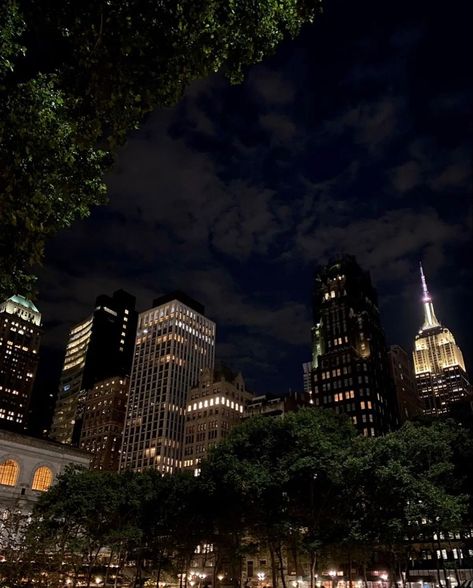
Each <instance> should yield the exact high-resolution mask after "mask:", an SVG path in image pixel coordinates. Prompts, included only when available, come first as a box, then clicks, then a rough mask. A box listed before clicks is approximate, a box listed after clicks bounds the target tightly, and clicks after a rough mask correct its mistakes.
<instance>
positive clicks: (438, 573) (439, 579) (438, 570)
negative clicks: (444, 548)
mask: <svg viewBox="0 0 473 588" xmlns="http://www.w3.org/2000/svg"><path fill="white" fill-rule="evenodd" d="M432 552H433V553H432V555H434V554H435V567H436V569H437V580H438V583H439V586H440V588H442V579H441V578H440V566H439V558H438V556H437V550H436V549H435V545H434V544H433V543H432ZM440 555H442V553H440Z"/></svg>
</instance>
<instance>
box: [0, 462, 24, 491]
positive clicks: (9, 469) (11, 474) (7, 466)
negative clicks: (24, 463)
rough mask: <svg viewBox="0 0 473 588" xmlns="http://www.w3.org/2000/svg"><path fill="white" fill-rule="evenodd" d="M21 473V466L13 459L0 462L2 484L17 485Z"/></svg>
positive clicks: (0, 480) (0, 481) (0, 482)
mask: <svg viewBox="0 0 473 588" xmlns="http://www.w3.org/2000/svg"><path fill="white" fill-rule="evenodd" d="M19 473H20V466H19V465H18V464H17V463H16V461H13V460H12V459H7V460H6V461H4V462H3V463H0V484H3V485H4V486H15V485H16V481H17V480H18V474H19Z"/></svg>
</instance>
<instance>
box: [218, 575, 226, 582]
mask: <svg viewBox="0 0 473 588" xmlns="http://www.w3.org/2000/svg"><path fill="white" fill-rule="evenodd" d="M217 578H218V581H219V582H221V581H222V580H223V579H224V578H225V576H224V575H223V574H218V576H217Z"/></svg>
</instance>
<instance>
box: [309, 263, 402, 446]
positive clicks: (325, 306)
mask: <svg viewBox="0 0 473 588" xmlns="http://www.w3.org/2000/svg"><path fill="white" fill-rule="evenodd" d="M312 377H313V385H312V390H313V398H312V399H311V403H313V404H315V405H316V406H320V407H322V408H330V409H332V410H334V411H335V412H338V413H346V414H348V415H349V416H350V418H351V419H352V421H353V423H354V425H355V426H356V427H357V429H358V431H359V432H360V433H361V434H363V435H365V436H373V435H379V434H382V433H384V432H386V431H389V430H390V429H392V428H393V427H395V426H396V425H397V423H398V418H397V415H396V403H395V398H394V384H393V382H392V379H391V377H390V373H389V367H388V357H387V349H386V343H385V337H384V332H383V329H382V326H381V321H380V316H379V310H378V300H377V295H376V291H375V289H374V288H373V286H372V284H371V279H370V276H369V273H368V272H365V271H363V270H362V269H361V268H360V266H359V265H358V264H357V262H356V260H355V258H354V257H351V256H348V255H347V256H344V257H342V258H341V259H340V260H338V261H336V262H334V263H331V264H329V265H327V266H326V267H323V268H321V269H320V271H319V272H318V273H317V275H316V279H315V289H314V327H313V356H312Z"/></svg>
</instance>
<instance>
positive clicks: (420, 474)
mask: <svg viewBox="0 0 473 588" xmlns="http://www.w3.org/2000/svg"><path fill="white" fill-rule="evenodd" d="M459 435H460V432H459V431H458V430H457V429H456V428H454V427H452V426H451V425H450V424H448V423H442V422H434V423H432V424H430V425H422V424H414V423H406V424H405V425H404V426H403V427H402V428H401V429H400V430H399V431H396V432H394V433H390V434H388V435H385V436H384V437H378V438H372V439H368V440H366V441H365V442H364V443H363V451H362V452H359V453H358V455H356V454H355V457H354V458H353V460H352V462H351V464H350V470H351V475H350V478H349V479H350V485H351V489H352V501H351V503H350V510H351V514H350V517H349V519H348V521H347V522H348V523H349V528H350V529H351V530H350V533H349V535H348V543H350V542H351V543H352V544H354V545H358V546H359V545H366V544H367V545H369V546H371V548H373V546H375V548H376V549H378V550H379V551H381V552H384V553H385V554H386V556H387V558H388V561H387V563H388V565H389V567H390V581H391V583H394V582H395V580H396V579H399V581H402V580H403V575H402V572H406V571H407V568H408V563H409V556H410V555H411V552H412V549H413V547H414V546H415V544H416V543H431V544H432V547H433V551H434V552H435V549H436V548H437V547H438V546H437V547H436V546H435V545H434V542H435V541H438V539H439V537H440V536H448V534H449V533H450V532H455V531H458V530H460V529H461V528H462V526H463V525H464V517H465V511H466V499H467V498H466V496H464V495H463V494H461V493H458V490H457V488H456V483H455V480H454V478H453V472H454V462H453V449H454V446H455V445H456V443H457V441H458V438H459ZM435 538H437V539H435ZM440 563H441V564H442V562H440ZM445 577H446V575H445ZM447 583H448V582H447Z"/></svg>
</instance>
